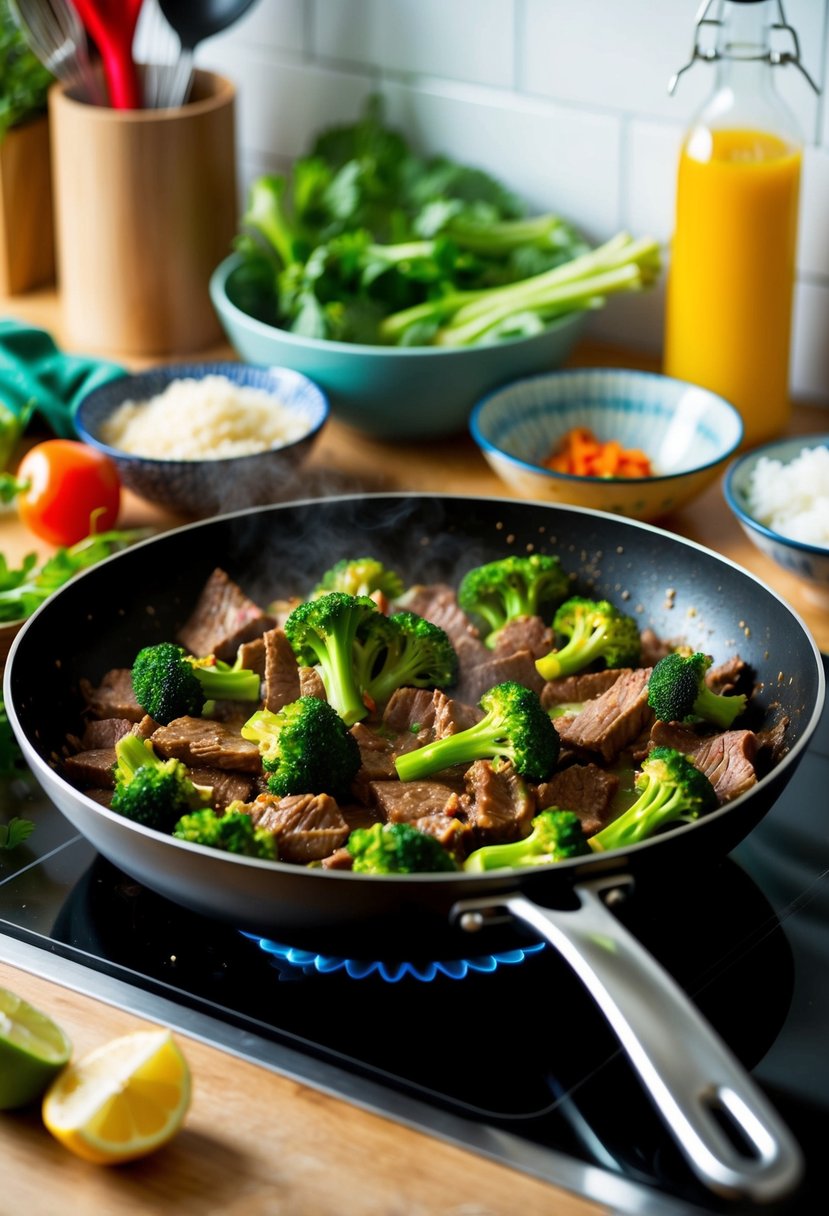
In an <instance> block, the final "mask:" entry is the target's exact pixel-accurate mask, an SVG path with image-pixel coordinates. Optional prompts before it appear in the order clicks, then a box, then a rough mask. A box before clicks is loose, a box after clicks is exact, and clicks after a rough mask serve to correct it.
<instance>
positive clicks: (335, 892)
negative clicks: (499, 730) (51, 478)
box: [5, 494, 825, 1201]
mask: <svg viewBox="0 0 829 1216" xmlns="http://www.w3.org/2000/svg"><path fill="white" fill-rule="evenodd" d="M532 551H538V552H547V553H556V554H558V556H559V557H560V558H561V561H562V563H563V565H564V566H565V568H566V569H567V570H568V571H569V572H570V573H571V574H572V575H573V576H574V579H575V582H574V589H575V590H577V591H579V592H581V593H583V594H589V595H594V596H597V597H598V596H603V597H606V598H608V599H611V600H613V601H614V602H615V603H617V604H619V606H625V607H626V610H627V611H629V612H631V613H633V614H634V615H636V617H637V619H638V620H639V622H640V627H641V628H645V627H646V626H650V627H651V628H653V629H654V630H655V631H656V633H657V634H659V635H660V636H662V637H665V638H668V639H671V640H675V641H682V642H684V643H686V644H688V645H690V646H692V647H693V648H694V649H698V650H702V651H705V652H707V653H710V654H712V655H713V657H714V659H715V661H716V662H720V661H722V660H724V659H726V658H728V657H729V656H731V655H732V654H734V653H739V654H740V656H741V657H742V658H743V659H744V660H745V661H746V662H747V663H748V664H749V665H750V667H751V668H752V671H753V673H754V676H755V679H756V692H755V694H754V697H753V698H752V708H753V712H754V714H755V718H754V720H753V721H752V725H753V726H754V727H755V728H757V729H767V728H768V729H771V728H773V727H775V726H779V724H780V723H781V722H782V721H785V722H786V723H787V725H786V730H785V744H786V750H785V754H784V755H783V756H782V758H780V759H779V760H778V762H777V763H776V764H775V766H774V767H773V768H772V769H771V770H770V771H768V772H767V773H765V774H764V775H762V776H761V779H760V780H759V781H758V783H757V784H756V785H755V786H754V787H753V788H752V789H751V790H750V791H749V792H747V793H745V794H743V795H741V796H740V797H739V798H737V799H735V800H734V801H732V802H731V803H728V804H727V805H726V806H724V807H722V808H720V809H719V810H717V811H715V812H713V813H712V814H709V815H707V816H706V817H705V818H703V819H700V820H698V821H697V822H695V823H692V824H687V825H682V826H680V827H677V828H675V829H674V830H672V831H670V832H668V833H666V834H664V835H661V836H659V837H657V838H654V839H652V840H650V841H647V842H644V843H642V844H639V845H636V846H633V847H631V848H630V849H626V850H620V851H618V852H614V853H609V854H605V855H591V856H590V857H588V858H586V859H585V858H579V859H573V860H571V861H568V862H563V863H559V864H557V865H555V866H551V867H542V868H541V869H540V871H533V872H531V873H529V872H527V871H526V870H525V871H521V870H517V871H511V872H507V873H506V874H504V873H497V872H494V873H493V872H491V873H487V874H481V875H475V874H464V873H461V874H446V875H444V874H440V875H406V876H401V877H394V878H386V877H366V876H360V875H356V874H352V873H349V872H337V871H324V870H308V869H305V868H303V867H298V866H291V865H284V864H279V863H268V862H261V861H256V860H253V859H248V858H241V857H235V856H230V855H228V854H225V853H221V852H218V851H216V850H211V849H207V848H202V847H200V846H196V845H189V844H185V843H183V842H180V841H176V840H174V839H173V838H171V837H166V836H162V835H160V834H158V833H155V832H153V831H150V830H148V829H145V828H142V827H140V826H138V825H136V824H134V823H131V822H129V821H127V820H125V819H123V818H121V817H120V816H118V815H117V814H114V813H113V812H111V811H109V810H107V809H105V808H103V807H101V806H100V805H99V804H98V803H96V802H94V801H93V800H92V799H91V798H88V797H86V796H85V795H84V794H81V793H79V792H78V791H77V790H76V789H74V788H72V787H71V786H70V785H69V784H68V783H67V782H66V781H65V780H64V778H63V777H62V775H61V772H60V755H61V749H62V746H63V742H64V738H65V735H66V733H67V732H69V731H76V730H77V729H78V726H79V712H80V707H81V699H80V695H79V680H80V679H81V677H87V678H88V679H90V680H92V681H93V682H96V681H97V680H99V679H100V678H101V677H102V676H103V674H104V673H105V672H106V671H107V670H109V669H110V668H112V667H119V666H120V667H123V666H129V665H130V664H131V662H132V659H133V657H134V655H135V653H136V652H137V650H138V649H139V648H140V647H141V646H143V645H147V644H150V643H152V642H158V641H165V640H170V639H171V638H172V637H173V636H174V634H175V631H176V629H177V627H178V626H179V625H180V624H181V623H182V622H183V621H184V620H185V619H186V617H187V616H188V615H189V613H190V611H191V609H192V607H193V605H194V603H195V600H196V597H197V595H198V593H199V591H200V590H201V588H202V586H203V584H204V582H205V580H206V579H207V577H208V575H209V574H210V573H211V571H212V570H213V569H214V568H215V567H216V566H221V567H222V568H223V569H224V570H226V571H227V573H228V574H229V575H230V576H231V577H232V578H234V579H235V580H236V581H238V582H239V583H240V585H241V586H242V587H243V588H244V589H245V591H247V593H248V594H249V595H250V596H251V597H252V598H254V599H255V600H257V601H258V602H260V603H263V604H265V603H267V602H269V601H270V600H271V599H272V598H274V596H276V595H278V594H287V593H290V592H292V591H295V592H297V593H299V594H302V593H304V592H306V591H307V590H308V589H309V588H310V587H311V586H312V585H313V584H314V583H315V582H316V580H317V578H318V577H319V575H320V574H321V572H322V571H323V570H324V569H326V568H327V567H328V566H329V565H331V564H333V562H334V561H336V560H338V559H339V558H342V557H348V556H362V555H364V554H369V553H370V554H372V555H374V556H376V557H379V558H380V559H381V560H383V561H385V562H386V563H387V564H388V565H390V566H391V567H393V568H394V569H397V570H398V571H399V572H400V573H401V574H402V575H403V577H404V578H405V579H406V581H407V582H408V583H415V582H436V581H444V582H449V583H453V584H455V585H456V584H457V581H458V580H459V579H460V577H461V575H462V574H463V573H464V572H465V570H467V569H468V568H469V567H470V566H472V565H476V564H478V563H479V562H481V561H487V560H492V559H494V558H496V557H500V556H503V555H505V554H507V553H513V552H516V553H526V552H532ZM824 696H825V690H824V677H823V668H822V663H821V659H820V654H819V652H818V650H817V648H816V646H815V644H814V642H813V640H812V639H811V637H810V635H809V634H808V632H807V631H806V629H805V627H804V625H803V623H802V621H801V620H800V618H799V617H798V616H797V615H796V614H795V613H794V612H793V610H792V609H791V608H790V607H789V606H788V605H787V604H785V603H784V602H783V601H782V600H780V599H779V598H778V597H777V596H776V595H775V594H774V593H773V592H772V591H771V590H769V589H768V588H767V587H766V586H764V585H763V584H762V583H761V582H759V581H758V580H757V579H755V578H754V577H753V576H752V575H750V574H749V573H747V572H746V571H744V570H742V569H741V568H740V567H738V566H736V565H734V564H733V563H731V562H729V561H727V560H725V559H723V558H721V557H719V556H717V555H716V554H714V553H712V552H710V551H709V550H706V549H703V548H701V547H700V546H698V545H695V544H693V543H692V542H688V541H685V540H682V539H680V538H677V537H676V536H673V535H671V534H669V533H667V532H664V531H661V530H660V529H658V528H655V527H653V526H651V525H648V524H640V523H636V522H631V521H628V520H625V519H622V518H621V517H616V516H610V515H604V514H602V513H600V512H595V511H589V510H582V509H579V508H570V507H561V506H557V505H540V504H533V503H527V502H521V503H519V502H513V501H503V500H498V499H488V498H466V497H460V496H452V495H408V494H389V495H381V494H377V495H368V496H362V497H358V496H341V497H335V498H329V499H319V500H309V501H305V502H298V503H288V504H282V505H275V506H272V507H265V508H255V509H253V510H250V511H243V512H238V513H235V514H232V515H225V516H219V517H217V518H214V519H209V520H206V521H202V522H200V523H197V524H192V525H188V526H185V527H182V528H178V529H175V530H173V531H170V532H167V533H164V534H162V535H160V536H158V537H155V538H153V539H151V540H149V541H145V542H142V543H140V544H138V545H135V546H134V547H133V548H131V549H129V550H127V551H125V552H123V553H121V554H119V555H117V556H115V557H113V558H110V559H108V560H107V561H105V562H103V563H101V564H100V565H99V566H96V567H93V568H92V569H91V570H89V571H87V572H85V573H84V574H82V575H80V576H79V577H77V578H76V579H74V580H73V581H72V582H71V583H69V584H67V585H66V586H65V587H64V588H62V589H61V590H60V591H58V592H57V593H56V594H55V595H54V596H53V597H52V598H51V599H50V600H49V601H47V603H46V604H44V605H43V607H41V608H40V609H39V610H38V611H37V612H36V613H35V614H34V616H33V617H32V618H31V619H30V621H29V622H28V623H27V624H26V625H25V626H24V628H23V629H22V630H21V632H20V634H19V635H18V637H17V639H16V641H15V643H14V645H13V647H12V650H11V652H10V655H9V659H8V662H7V667H6V676H5V697H6V704H7V707H8V712H9V717H10V720H11V723H12V726H13V728H14V730H15V733H16V734H17V736H18V738H19V741H20V744H21V747H22V749H23V752H24V755H25V758H26V760H27V762H28V763H29V765H30V766H31V768H32V770H33V772H34V774H35V776H36V778H37V779H38V781H39V782H40V784H41V785H42V787H43V789H44V791H45V792H46V794H47V795H48V796H49V797H50V798H51V799H52V800H53V801H54V803H55V804H56V805H57V806H58V807H59V808H60V810H61V811H62V812H63V814H64V815H65V816H66V817H67V818H68V819H69V820H70V821H71V822H72V824H73V825H74V826H75V827H76V828H77V829H78V830H79V831H80V832H81V833H82V834H83V835H84V836H86V837H87V838H88V840H89V841H90V842H91V843H92V844H93V845H94V846H95V847H96V848H97V849H98V850H99V852H100V853H101V854H103V855H104V856H105V857H106V858H108V859H109V860H110V861H112V862H113V863H114V864H115V865H117V866H119V867H120V868H121V869H122V870H124V871H125V872H126V873H127V874H128V875H130V876H131V877H133V878H134V879H136V880H137V881H138V882H141V883H143V884H145V885H146V886H147V887H149V888H151V889H153V890H155V891H157V892H158V893H160V894H161V895H163V896H165V897H167V898H169V899H171V900H173V901H175V902H178V903H180V904H182V905H185V906H187V907H189V908H191V909H193V910H195V911H197V912H200V913H202V914H205V915H207V916H211V917H214V918H217V919H219V920H222V921H225V922H229V923H232V924H234V925H235V926H236V927H237V928H240V929H245V930H248V931H253V932H257V933H260V934H263V935H266V936H271V937H275V938H277V939H278V940H280V941H283V942H290V943H291V944H294V945H298V946H307V947H309V948H311V947H312V948H314V949H317V950H321V951H325V952H339V953H343V952H347V953H348V954H350V955H351V956H356V957H375V958H376V957H395V958H410V957H411V956H412V955H416V956H418V957H427V956H432V957H440V958H446V957H451V956H453V955H454V954H455V953H456V952H462V953H465V954H468V953H469V949H470V934H472V933H474V934H476V936H475V938H474V939H473V940H474V949H475V952H476V953H482V952H484V951H486V950H488V949H490V948H492V947H494V946H496V945H500V944H501V941H502V939H503V936H504V935H506V936H507V937H508V939H509V940H512V941H515V938H516V935H518V936H521V935H523V936H525V937H526V936H532V937H534V938H538V937H541V938H544V939H547V940H548V941H550V942H551V943H552V944H553V945H554V946H555V947H556V948H557V949H558V950H559V951H560V952H561V953H562V954H563V955H564V957H565V958H567V960H568V961H569V962H570V964H571V965H572V966H573V967H574V969H575V970H576V972H577V973H578V974H579V976H580V977H581V978H582V980H583V981H584V982H585V984H586V985H587V986H588V988H589V990H590V991H591V992H592V993H593V995H594V997H595V998H596V1000H597V1001H598V1003H599V1004H600V1006H601V1008H602V1009H603V1011H604V1013H605V1015H606V1016H607V1018H608V1019H609V1021H610V1022H611V1024H612V1025H613V1027H614V1029H615V1031H616V1032H617V1034H618V1036H619V1038H620V1041H621V1042H622V1045H623V1046H624V1048H625V1050H626V1052H627V1053H628V1056H629V1057H630V1060H631V1062H632V1063H633V1065H634V1066H635V1067H636V1069H637V1070H638V1072H639V1075H640V1077H641V1079H642V1081H643V1083H644V1084H645V1086H646V1088H647V1089H648V1091H649V1093H650V1096H651V1098H652V1099H653V1101H654V1102H655V1104H656V1105H657V1107H658V1109H659V1110H660V1112H661V1114H662V1116H663V1118H664V1120H665V1122H666V1124H667V1126H668V1127H669V1129H670V1130H671V1132H672V1134H673V1135H674V1137H675V1139H676V1141H677V1144H678V1145H679V1147H680V1148H681V1149H682V1150H683V1152H684V1153H685V1155H686V1157H687V1159H688V1162H689V1163H690V1165H691V1167H692V1168H693V1169H694V1171H695V1172H696V1173H697V1175H698V1176H699V1178H700V1179H701V1180H702V1181H703V1182H704V1183H705V1184H706V1185H707V1186H708V1187H710V1188H711V1189H712V1190H714V1191H716V1192H718V1193H721V1194H724V1195H728V1196H738V1195H742V1196H748V1197H750V1198H752V1199H754V1200H758V1201H768V1200H770V1199H773V1198H775V1197H777V1196H780V1195H784V1194H786V1193H788V1192H789V1191H791V1190H792V1189H793V1188H794V1187H795V1186H796V1184H797V1181H798V1178H799V1176H800V1172H801V1157H800V1151H799V1148H798V1146H797V1144H796V1143H795V1142H794V1140H793V1139H792V1137H791V1135H790V1134H789V1132H788V1130H787V1129H786V1128H785V1126H783V1125H782V1124H781V1122H780V1120H779V1118H778V1116H777V1114H776V1112H775V1111H774V1110H773V1108H772V1107H771V1106H770V1105H769V1103H768V1102H767V1100H766V1099H765V1096H764V1095H763V1094H762V1093H761V1092H760V1091H759V1090H758V1089H757V1088H756V1087H755V1086H754V1084H753V1082H752V1081H751V1080H750V1078H749V1077H748V1076H747V1075H746V1074H745V1073H744V1070H743V1069H742V1068H741V1066H740V1065H739V1064H738V1063H737V1062H736V1061H735V1060H734V1059H733V1058H732V1056H731V1054H730V1053H729V1052H728V1051H727V1049H726V1048H725V1046H724V1044H722V1043H721V1042H720V1040H719V1039H718V1038H717V1036H716V1035H715V1034H714V1033H713V1031H711V1029H710V1028H709V1027H708V1026H707V1024H705V1023H704V1022H702V1021H701V1019H700V1017H699V1015H698V1014H697V1012H696V1011H695V1009H694V1007H693V1006H692V1005H691V1003H690V1002H689V1001H688V1000H687V999H686V997H685V996H684V994H683V993H682V992H681V990H680V989H679V988H678V986H677V985H676V984H675V983H674V981H673V980H672V979H671V978H670V977H669V976H668V975H667V974H666V973H665V972H664V971H663V969H662V968H661V967H660V966H659V965H658V964H657V963H656V962H655V961H654V960H653V958H652V957H651V956H650V955H649V954H648V953H647V952H646V951H644V950H643V949H642V947H640V946H639V943H638V942H637V941H636V939H635V938H634V937H633V936H632V935H631V934H630V933H628V932H627V930H625V929H624V928H623V926H622V924H621V923H620V921H619V920H618V919H617V917H616V916H614V914H613V912H612V902H613V899H614V898H618V897H619V895H620V893H623V892H624V890H625V888H626V887H627V886H629V885H630V884H631V883H633V882H634V881H636V880H641V881H647V875H648V873H649V872H650V873H651V874H654V873H658V874H659V875H660V876H661V877H662V878H664V876H665V875H666V874H670V873H671V870H672V868H675V869H678V868H682V869H683V871H684V872H686V873H687V872H688V870H689V868H691V869H693V868H694V867H699V868H700V871H701V873H704V863H707V862H709V861H710V860H711V859H712V858H716V857H721V856H723V855H724V854H725V853H727V852H728V851H730V850H731V849H732V848H733V847H734V846H735V845H736V844H737V843H738V842H739V841H740V840H741V839H742V838H743V837H744V836H746V835H747V833H749V832H750V831H751V830H752V828H754V827H755V826H756V824H757V823H758V822H759V820H760V819H761V817H762V816H763V815H764V814H765V812H766V811H767V810H768V809H769V807H770V806H771V805H772V804H773V802H774V801H775V799H776V798H777V796H778V795H779V793H780V792H781V790H782V789H783V787H784V785H785V783H786V782H787V781H788V780H789V778H790V777H791V775H792V773H793V772H794V769H795V767H796V765H797V764H798V762H799V760H800V758H801V757H802V755H803V753H804V751H805V749H806V746H807V744H808V742H809V739H810V737H811V735H812V733H813V732H814V730H815V727H816V725H817V722H818V719H819V716H820V712H821V708H822V705H823V700H824ZM699 898H700V899H704V898H705V889H704V883H703V882H701V887H700V892H699ZM609 905H610V906H609Z"/></svg>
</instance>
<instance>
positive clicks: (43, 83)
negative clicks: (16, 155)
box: [0, 0, 54, 139]
mask: <svg viewBox="0 0 829 1216" xmlns="http://www.w3.org/2000/svg"><path fill="white" fill-rule="evenodd" d="M53 81H54V77H53V76H52V74H51V72H49V71H48V70H47V69H46V68H45V67H44V66H43V65H42V63H41V62H40V60H39V59H38V58H37V57H36V56H35V55H34V54H33V52H32V51H31V50H30V49H29V46H28V44H27V42H26V40H25V38H24V37H23V34H22V33H21V31H20V28H19V26H18V25H17V22H16V21H15V19H14V16H13V15H12V11H11V7H10V5H9V2H8V0H0V139H2V138H3V136H4V135H5V134H6V131H7V130H8V129H9V128H10V127H16V126H18V124H20V123H22V122H25V121H26V120H27V119H29V118H34V117H36V116H37V115H40V114H45V113H46V104H47V103H46V95H47V93H48V91H49V86H50V85H51V84H52V83H53Z"/></svg>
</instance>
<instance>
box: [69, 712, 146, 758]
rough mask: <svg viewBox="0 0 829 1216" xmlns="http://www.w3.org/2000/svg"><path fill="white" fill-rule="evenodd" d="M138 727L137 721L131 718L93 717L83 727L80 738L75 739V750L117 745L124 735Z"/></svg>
mask: <svg viewBox="0 0 829 1216" xmlns="http://www.w3.org/2000/svg"><path fill="white" fill-rule="evenodd" d="M136 729H137V723H135V722H132V721H130V719H129V718H93V719H92V721H91V722H87V723H86V724H85V725H84V728H83V734H82V735H81V737H80V739H77V740H75V742H76V744H77V746H76V747H75V748H74V751H77V752H81V751H90V750H92V749H94V748H98V747H115V744H116V743H117V742H118V740H119V739H121V738H123V736H124V735H128V734H129V733H130V731H132V730H136Z"/></svg>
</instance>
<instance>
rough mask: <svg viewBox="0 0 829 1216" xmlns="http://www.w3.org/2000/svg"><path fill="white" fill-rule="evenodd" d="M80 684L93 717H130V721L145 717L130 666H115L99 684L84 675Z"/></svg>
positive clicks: (88, 711)
mask: <svg viewBox="0 0 829 1216" xmlns="http://www.w3.org/2000/svg"><path fill="white" fill-rule="evenodd" d="M78 686H79V688H80V690H81V696H82V697H83V700H84V704H85V706H86V710H87V713H88V714H89V715H90V716H91V717H93V718H128V719H129V720H130V722H140V721H141V719H142V718H143V717H144V710H143V709H142V708H141V706H140V705H139V704H138V702H137V701H136V699H135V693H134V692H133V690H132V671H131V669H130V668H129V667H114V668H113V669H112V670H111V671H108V672H107V673H106V675H104V676H103V678H102V680H101V682H100V684H97V685H95V684H92V683H91V682H90V681H89V680H87V679H86V678H85V677H83V676H82V677H81V679H80V680H79V681H78Z"/></svg>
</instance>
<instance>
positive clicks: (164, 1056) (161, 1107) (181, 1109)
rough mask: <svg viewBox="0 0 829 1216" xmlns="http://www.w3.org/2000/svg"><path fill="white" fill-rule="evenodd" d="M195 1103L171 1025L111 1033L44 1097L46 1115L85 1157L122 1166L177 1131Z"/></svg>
mask: <svg viewBox="0 0 829 1216" xmlns="http://www.w3.org/2000/svg"><path fill="white" fill-rule="evenodd" d="M189 1105H190V1069H189V1067H188V1064H187V1061H186V1060H185V1058H184V1056H183V1054H182V1052H181V1050H180V1049H179V1047H178V1046H177V1044H176V1043H175V1042H174V1040H173V1037H172V1035H171V1034H170V1032H169V1031H168V1030H163V1029H157V1030H155V1029H154V1030H139V1031H136V1032H135V1033H133V1034H128V1035H124V1036H123V1037H121V1038H118V1039H112V1040H111V1041H110V1042H109V1043H105V1044H104V1045H103V1046H102V1047H98V1048H96V1049H95V1050H94V1051H92V1052H90V1053H89V1054H88V1055H86V1056H84V1057H83V1058H82V1059H80V1060H78V1061H76V1062H75V1063H72V1064H70V1065H69V1067H68V1068H66V1069H64V1071H63V1072H62V1073H60V1075H59V1076H58V1077H56V1078H55V1080H54V1081H53V1083H52V1084H51V1085H50V1087H49V1089H48V1090H47V1092H46V1095H45V1097H44V1099H43V1122H44V1123H45V1124H46V1127H47V1128H48V1129H49V1131H50V1132H51V1133H52V1135H53V1136H54V1137H55V1139H56V1140H59V1141H60V1143H61V1144H63V1145H64V1146H65V1147H66V1148H68V1149H70V1150H71V1151H72V1152H73V1153H76V1154H77V1155H78V1156H79V1157H83V1158H85V1159H86V1160H87V1161H94V1162H95V1163H96V1164H99V1165H117V1164H118V1163H119V1162H121V1161H132V1160H134V1159H135V1158H136V1157H144V1156H146V1155H147V1154H148V1153H152V1152H154V1151H155V1150H156V1149H157V1148H160V1147H161V1146H162V1145H163V1144H166V1143H167V1142H168V1141H169V1140H171V1139H172V1138H173V1136H174V1135H175V1134H176V1132H177V1131H178V1130H179V1128H180V1127H181V1125H182V1123H183V1121H184V1116H185V1115H186V1113H187V1108H188V1106H189Z"/></svg>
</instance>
